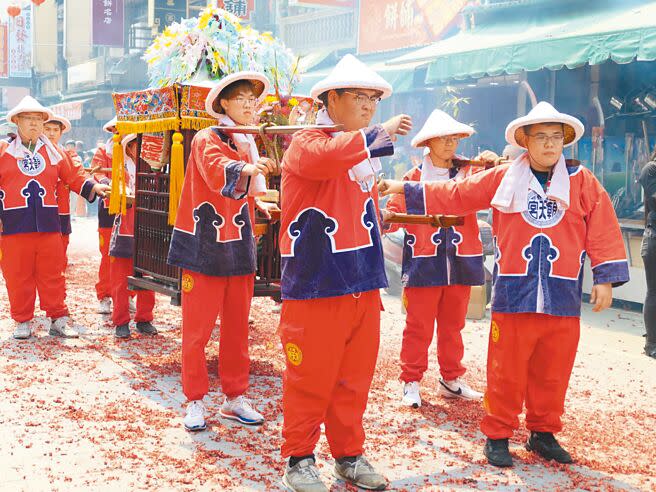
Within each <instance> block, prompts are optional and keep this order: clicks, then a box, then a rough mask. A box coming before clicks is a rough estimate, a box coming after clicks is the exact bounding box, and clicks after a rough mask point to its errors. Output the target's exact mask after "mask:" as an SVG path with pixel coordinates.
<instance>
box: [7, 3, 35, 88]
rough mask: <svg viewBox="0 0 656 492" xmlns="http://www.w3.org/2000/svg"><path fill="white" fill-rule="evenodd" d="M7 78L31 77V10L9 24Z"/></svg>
mask: <svg viewBox="0 0 656 492" xmlns="http://www.w3.org/2000/svg"><path fill="white" fill-rule="evenodd" d="M8 44H9V76H10V77H31V76H32V8H31V7H30V8H24V9H22V10H21V13H20V15H18V16H16V17H14V18H12V19H11V20H10V22H9V43H8Z"/></svg>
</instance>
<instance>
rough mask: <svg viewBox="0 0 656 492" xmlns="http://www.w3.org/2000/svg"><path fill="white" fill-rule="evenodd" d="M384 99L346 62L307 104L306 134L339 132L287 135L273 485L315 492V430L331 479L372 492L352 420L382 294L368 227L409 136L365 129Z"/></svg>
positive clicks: (383, 91)
mask: <svg viewBox="0 0 656 492" xmlns="http://www.w3.org/2000/svg"><path fill="white" fill-rule="evenodd" d="M391 93H392V87H391V86H390V85H389V84H388V83H387V82H386V81H385V80H384V79H383V78H382V77H380V76H379V75H378V74H377V73H375V72H373V71H372V70H371V69H370V68H368V67H367V66H366V65H364V64H363V63H362V62H360V61H359V60H357V59H356V58H355V57H354V56H352V55H346V56H345V57H344V58H343V59H342V60H341V61H340V62H339V63H338V64H337V66H336V67H335V68H334V69H333V71H332V72H331V73H330V75H328V77H326V78H325V79H324V80H322V81H320V82H318V83H317V84H316V85H315V86H314V87H313V88H312V97H314V98H315V99H316V100H320V101H322V102H323V104H324V109H322V110H321V111H320V112H319V113H318V115H317V124H320V125H335V124H336V125H341V127H342V129H343V131H337V132H334V133H329V132H326V131H323V130H319V129H307V130H302V131H300V132H298V133H297V134H296V135H295V136H294V138H293V140H292V142H291V145H290V147H289V149H288V150H287V152H286V153H285V159H284V163H283V173H282V191H281V197H282V207H281V208H282V218H281V228H280V231H281V232H280V251H281V256H282V280H281V288H282V296H283V305H282V312H281V318H280V327H279V333H280V337H281V340H282V344H283V348H284V351H285V356H286V358H287V367H286V370H285V374H284V378H283V417H284V422H283V439H284V443H283V446H282V455H283V457H286V458H289V463H288V465H287V468H286V470H285V476H284V478H283V482H284V484H285V485H286V486H287V487H289V488H290V489H292V490H294V491H302V492H305V491H313V492H317V491H327V490H328V489H327V488H326V487H325V485H324V484H323V483H322V481H321V478H320V476H319V472H318V470H317V468H316V465H315V459H314V448H315V445H316V443H317V441H318V440H319V436H320V433H321V425H322V424H323V425H324V426H325V431H326V437H327V439H328V443H329V445H330V450H331V453H332V455H333V457H334V458H335V468H334V473H335V475H336V476H337V477H338V478H341V479H343V480H346V481H348V482H350V483H353V484H355V485H357V486H360V487H363V488H367V489H372V490H381V489H384V488H385V487H386V480H385V478H384V477H383V476H382V475H380V474H379V473H377V472H376V471H375V470H374V468H373V467H372V466H371V465H370V464H369V463H368V462H367V460H366V458H365V457H364V456H363V445H364V439H365V435H364V429H363V426H362V415H363V414H364V411H365V408H366V406H367V399H368V394H369V387H370V385H371V380H372V377H373V373H374V368H375V365H376V358H377V355H378V342H379V335H380V309H381V301H380V292H379V289H381V288H383V287H386V286H387V279H386V277H385V268H384V262H383V253H382V247H381V239H380V228H379V224H378V192H377V190H376V177H377V173H378V172H380V170H381V165H380V162H379V160H378V158H379V157H382V156H387V155H392V154H393V153H394V146H393V144H392V140H393V139H394V138H395V136H396V135H406V134H407V133H408V132H409V130H410V129H411V126H412V122H411V119H410V117H408V116H405V115H399V116H396V117H394V118H392V119H390V120H388V121H387V122H385V123H383V124H382V125H372V124H371V120H372V118H373V116H374V113H375V112H376V106H377V104H378V102H379V101H380V100H381V99H382V98H385V97H388V96H389V95H390V94H391Z"/></svg>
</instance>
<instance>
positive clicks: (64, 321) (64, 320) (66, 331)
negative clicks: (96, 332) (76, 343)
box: [48, 316, 80, 338]
mask: <svg viewBox="0 0 656 492" xmlns="http://www.w3.org/2000/svg"><path fill="white" fill-rule="evenodd" d="M71 324H72V321H71V318H69V317H68V316H62V317H61V318H57V319H56V320H54V321H53V322H52V324H51V325H50V331H49V332H48V334H49V335H50V336H51V337H63V338H77V337H79V336H80V334H79V333H78V332H77V331H76V330H75V329H73V327H72V326H71Z"/></svg>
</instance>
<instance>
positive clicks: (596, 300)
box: [590, 284, 613, 313]
mask: <svg viewBox="0 0 656 492" xmlns="http://www.w3.org/2000/svg"><path fill="white" fill-rule="evenodd" d="M612 302H613V286H612V285H611V284H597V285H593V286H592V292H591V293H590V304H594V307H593V308H592V310H593V311H594V312H595V313H599V312H601V311H603V310H604V309H607V308H609V307H610V305H611V303H612Z"/></svg>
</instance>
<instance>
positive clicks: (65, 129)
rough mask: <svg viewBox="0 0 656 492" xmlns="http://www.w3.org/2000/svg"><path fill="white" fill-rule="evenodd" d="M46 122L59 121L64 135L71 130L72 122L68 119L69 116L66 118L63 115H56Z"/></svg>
mask: <svg viewBox="0 0 656 492" xmlns="http://www.w3.org/2000/svg"><path fill="white" fill-rule="evenodd" d="M46 123H59V124H61V125H62V127H63V128H62V135H63V134H64V133H68V132H70V131H71V128H72V126H71V122H70V121H68V118H64V117H63V116H57V115H55V117H54V118H50V119H49V120H48V121H46Z"/></svg>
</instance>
